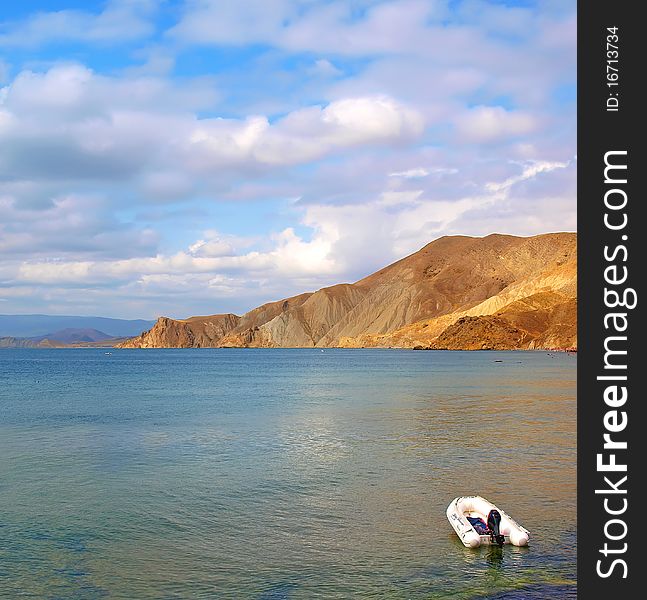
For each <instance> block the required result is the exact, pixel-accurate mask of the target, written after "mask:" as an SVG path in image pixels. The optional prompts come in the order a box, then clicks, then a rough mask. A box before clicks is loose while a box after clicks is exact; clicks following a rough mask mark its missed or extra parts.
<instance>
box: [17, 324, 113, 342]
mask: <svg viewBox="0 0 647 600" xmlns="http://www.w3.org/2000/svg"><path fill="white" fill-rule="evenodd" d="M113 337H114V336H111V335H108V334H107V333H103V331H99V330H97V329H92V328H89V327H86V328H83V329H79V328H77V327H67V328H65V329H61V330H60V331H55V332H54V333H47V334H45V335H39V336H34V337H31V338H28V339H30V340H33V341H34V342H41V341H43V340H50V341H56V342H63V343H65V344H73V343H75V342H103V341H105V340H109V339H112V338H113Z"/></svg>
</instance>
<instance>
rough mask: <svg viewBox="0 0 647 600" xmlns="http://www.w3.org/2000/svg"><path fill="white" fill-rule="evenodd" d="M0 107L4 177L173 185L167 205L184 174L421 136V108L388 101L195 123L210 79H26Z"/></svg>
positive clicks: (72, 73) (66, 74) (69, 72)
mask: <svg viewBox="0 0 647 600" xmlns="http://www.w3.org/2000/svg"><path fill="white" fill-rule="evenodd" d="M1 98H2V100H1V103H0V135H1V136H2V140H3V141H4V142H5V143H4V144H3V145H2V148H1V149H0V161H1V162H0V164H3V165H4V168H5V169H6V170H7V171H10V172H13V173H14V174H20V175H23V176H31V177H39V176H49V177H61V176H64V177H75V176H76V177H79V178H84V177H85V178H87V177H95V178H97V177H98V178H100V177H102V176H103V177H104V178H113V177H115V176H121V177H134V176H136V175H141V176H142V177H143V178H144V185H145V187H146V189H147V190H148V191H149V192H150V191H153V190H155V189H156V188H160V187H166V186H165V185H164V184H168V186H167V188H166V189H167V190H168V193H169V194H170V195H171V196H177V195H178V194H181V193H182V191H184V190H185V189H186V188H187V181H186V180H185V178H184V177H183V176H182V175H181V174H178V172H177V171H178V169H179V170H180V171H182V172H186V171H189V172H191V171H194V172H201V171H202V172H204V171H214V170H218V169H223V168H227V167H231V166H238V167H244V166H246V165H249V166H254V165H261V166H263V165H292V164H299V163H303V162H307V161H310V160H313V159H315V158H319V157H321V156H324V155H326V154H329V153H331V152H334V151H336V150H339V149H343V148H348V147H356V146H361V145H363V144H375V143H385V144H388V143H397V142H399V141H402V140H409V139H412V138H415V137H416V136H418V135H420V134H421V133H422V131H423V128H424V123H423V120H422V117H421V116H420V115H419V113H418V112H417V111H416V110H415V109H412V108H410V107H407V106H406V105H404V104H402V103H400V102H397V101H396V100H394V99H393V98H390V97H387V96H374V97H358V98H345V99H342V100H337V101H334V102H331V103H329V104H328V105H326V106H311V107H307V108H302V109H298V110H295V111H293V112H290V113H288V114H287V115H286V116H284V117H283V118H281V119H278V120H277V121H275V122H272V123H270V120H269V118H268V117H267V116H262V115H257V116H254V115H252V116H249V117H247V118H244V119H234V118H220V117H215V118H198V117H197V116H196V115H195V113H194V112H193V113H192V112H189V111H190V110H193V111H195V110H196V109H197V108H200V107H201V106H203V105H206V104H209V103H213V102H214V100H215V95H214V91H213V89H211V86H210V85H209V82H208V80H206V81H205V80H203V79H201V80H197V81H191V82H189V84H188V85H182V86H179V85H178V86H173V85H171V84H170V83H169V82H168V81H167V80H163V79H159V78H155V77H140V78H128V79H115V78H109V77H105V76H100V75H97V74H95V73H93V72H92V71H91V70H90V69H88V68H86V67H83V66H80V65H59V66H55V67H52V68H51V69H49V70H48V71H47V72H45V73H34V72H31V71H23V72H21V73H20V74H18V76H17V77H16V78H15V80H14V81H13V82H12V83H11V84H10V85H9V86H6V87H5V88H3V92H2V96H1ZM160 98H161V99H162V100H161V101H160ZM28 157H29V158H28ZM151 167H153V168H152V169H151ZM155 167H156V168H155ZM173 171H175V174H173ZM160 184H161V185H160ZM162 195H164V194H162Z"/></svg>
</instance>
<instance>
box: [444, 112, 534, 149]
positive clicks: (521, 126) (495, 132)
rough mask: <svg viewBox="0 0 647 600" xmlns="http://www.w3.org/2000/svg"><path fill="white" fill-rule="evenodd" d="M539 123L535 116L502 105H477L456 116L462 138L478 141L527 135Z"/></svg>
mask: <svg viewBox="0 0 647 600" xmlns="http://www.w3.org/2000/svg"><path fill="white" fill-rule="evenodd" d="M539 125H540V121H539V119H538V118H536V117H535V116H533V115H531V114H529V113H527V112H524V111H519V110H506V109H504V108H503V107H501V106H476V107H474V108H471V109H469V110H467V111H465V112H464V113H463V114H461V115H459V116H458V117H457V118H456V129H457V132H458V135H459V136H460V138H461V139H462V140H463V141H466V142H476V143H481V142H492V141H496V140H500V139H502V138H510V137H517V136H521V135H527V134H529V133H532V132H534V131H536V130H537V128H538V127H539Z"/></svg>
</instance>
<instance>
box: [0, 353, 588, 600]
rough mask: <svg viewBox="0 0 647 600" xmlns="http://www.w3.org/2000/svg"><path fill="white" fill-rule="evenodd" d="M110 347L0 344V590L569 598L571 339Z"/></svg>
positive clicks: (86, 594) (69, 594)
mask: <svg viewBox="0 0 647 600" xmlns="http://www.w3.org/2000/svg"><path fill="white" fill-rule="evenodd" d="M104 352H105V351H104V350H98V349H79V350H3V351H0V596H1V597H7V598H16V597H18V596H19V595H21V594H22V596H21V597H34V598H79V599H80V598H104V597H105V598H133V599H134V598H136V599H139V598H141V599H147V598H169V599H170V598H255V599H266V600H268V599H274V600H277V599H290V600H291V599H306V598H308V599H309V598H402V599H404V598H432V599H434V598H458V599H461V598H465V599H467V598H484V597H488V598H499V599H506V600H510V599H513V598H514V599H517V598H528V599H530V598H551V599H552V598H574V597H575V554H576V552H575V551H576V531H575V514H576V506H575V496H576V471H575V460H576V455H575V417H576V412H575V408H576V407H575V372H576V358H575V357H574V356H569V355H566V354H553V355H549V354H547V353H545V352H413V351H398V350H326V351H325V352H321V351H320V350H239V349H230V350H114V351H112V354H111V355H107V354H105V353H104ZM499 361H502V362H499ZM470 493H478V494H481V495H483V496H485V497H487V498H489V499H490V500H492V501H493V502H495V503H496V504H498V505H499V506H500V507H502V508H503V509H504V510H506V511H508V512H509V513H510V514H511V515H512V516H513V517H514V518H515V519H516V520H518V521H519V522H520V523H521V524H523V525H524V526H525V527H527V528H528V529H529V530H530V531H531V535H532V537H531V546H530V547H529V548H514V547H505V548H504V549H503V550H487V549H479V550H468V549H467V548H464V547H463V546H462V545H461V543H460V542H459V541H458V538H457V537H456V535H455V534H454V533H453V531H452V530H451V528H450V526H449V523H448V522H447V519H446V517H445V509H446V507H447V505H448V504H449V502H450V500H452V499H453V498H454V497H455V496H459V495H465V494H470Z"/></svg>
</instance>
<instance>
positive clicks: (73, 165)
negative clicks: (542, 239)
mask: <svg viewBox="0 0 647 600" xmlns="http://www.w3.org/2000/svg"><path fill="white" fill-rule="evenodd" d="M575 25H576V19H575V2H563V1H560V2H557V1H554V2H553V1H543V2H487V1H484V0H473V1H472V0H469V1H441V0H439V1H434V0H344V1H340V0H244V1H241V0H237V1H233V0H184V1H182V0H109V1H105V2H91V1H83V2H81V1H68V2H64V1H61V2H58V1H47V2H45V1H41V2H37V1H35V0H32V1H24V2H20V3H4V4H3V6H2V8H0V256H1V262H0V313H33V312H41V313H52V314H81V315H103V316H110V317H124V318H152V317H155V316H159V315H169V316H173V317H185V316H189V315H193V314H214V313H218V312H229V311H231V312H236V313H238V314H241V313H242V312H244V311H246V310H248V309H250V308H252V307H254V306H256V305H258V304H261V303H263V302H265V301H269V300H275V299H278V298H281V297H286V296H289V295H291V294H295V293H299V292H302V291H306V290H315V289H318V288H320V287H323V286H325V285H330V284H333V283H338V282H342V281H355V280H357V279H359V278H361V277H363V276H364V275H366V274H368V273H370V272H372V271H374V270H375V269H378V268H380V267H381V266H384V265H385V264H387V263H389V262H392V261H393V260H396V259H398V258H401V257H402V256H404V255H406V254H408V253H411V252H414V251H416V250H417V249H419V248H420V247H422V246H423V245H425V244H426V243H428V242H430V241H432V240H433V239H436V238H438V237H440V236H443V235H456V234H462V235H478V236H480V235H487V234H489V233H493V232H498V233H509V234H515V235H533V234H537V233H543V232H548V231H574V230H575V225H576V219H575V204H576V198H575V193H576V187H575V179H576V177H575V175H576V158H575V154H576V145H575V140H576V135H575V134H576V112H575V101H576V97H575V95H576V87H575V84H576V27H575Z"/></svg>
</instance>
